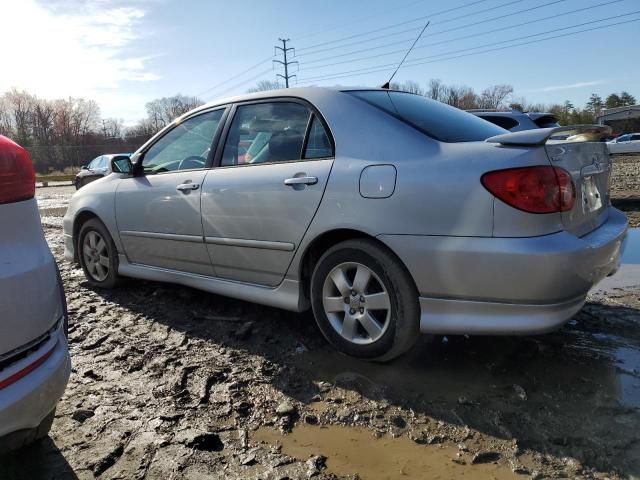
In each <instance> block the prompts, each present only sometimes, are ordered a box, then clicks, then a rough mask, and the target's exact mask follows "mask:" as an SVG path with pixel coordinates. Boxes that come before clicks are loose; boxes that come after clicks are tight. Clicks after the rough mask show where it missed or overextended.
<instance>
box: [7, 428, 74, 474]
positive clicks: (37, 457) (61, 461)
mask: <svg viewBox="0 0 640 480" xmlns="http://www.w3.org/2000/svg"><path fill="white" fill-rule="evenodd" d="M52 472H56V473H55V475H54V474H52ZM0 478H1V479H3V480H5V479H6V480H11V479H17V478H25V479H33V480H36V479H45V478H47V479H49V478H55V480H77V478H78V476H77V475H76V474H75V473H74V471H73V468H71V465H69V463H68V462H67V460H66V459H65V457H64V455H63V454H62V452H61V451H60V450H59V449H58V447H56V445H55V443H54V442H53V441H52V440H51V439H50V438H45V439H43V440H40V441H39V442H36V443H34V444H33V445H30V446H28V447H25V448H23V449H21V450H18V451H16V452H12V453H8V454H6V455H4V456H1V455H0Z"/></svg>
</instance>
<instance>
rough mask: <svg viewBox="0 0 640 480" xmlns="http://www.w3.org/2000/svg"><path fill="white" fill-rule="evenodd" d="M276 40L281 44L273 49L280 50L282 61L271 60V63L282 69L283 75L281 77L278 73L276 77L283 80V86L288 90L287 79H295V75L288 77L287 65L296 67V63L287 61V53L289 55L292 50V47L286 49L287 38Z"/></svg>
mask: <svg viewBox="0 0 640 480" xmlns="http://www.w3.org/2000/svg"><path fill="white" fill-rule="evenodd" d="M278 40H280V41H281V42H282V47H278V46H276V47H275V48H276V50H280V51H281V52H282V56H283V59H284V61H281V60H273V62H275V63H279V64H280V65H282V66H283V67H284V75H281V74H279V73H278V74H277V75H276V76H277V77H280V78H284V85H285V87H286V88H289V79H290V78H294V77H296V75H289V65H293V64H296V65H297V64H298V62H297V61H293V62H292V61H291V60H287V53H289V52H290V51H291V50H294V49H293V48H292V47H288V48H287V42H289V41H290V40H289V39H288V38H279V39H278Z"/></svg>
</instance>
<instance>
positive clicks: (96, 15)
mask: <svg viewBox="0 0 640 480" xmlns="http://www.w3.org/2000/svg"><path fill="white" fill-rule="evenodd" d="M144 14H145V12H144V11H143V10H142V9H140V8H136V7H126V6H114V4H110V3H108V2H95V3H92V4H90V3H82V4H71V3H67V4H64V5H58V6H53V5H52V4H51V3H49V4H48V5H46V6H45V5H39V4H37V3H36V2H35V1H34V0H19V1H11V2H7V3H6V4H4V5H3V6H2V26H1V28H0V45H3V49H2V50H3V51H2V73H1V74H0V92H2V91H5V90H7V89H9V88H11V87H17V88H19V89H25V90H27V91H29V92H30V93H34V94H36V95H38V96H41V97H45V98H50V97H61V96H76V97H79V96H85V97H89V98H96V97H99V96H101V95H108V94H109V93H110V92H116V91H117V89H118V87H121V86H122V84H123V83H124V82H127V81H135V82H149V81H154V80H158V79H159V77H158V75H156V74H155V73H153V72H150V71H148V69H147V67H146V65H145V62H146V61H147V60H148V59H149V58H150V57H148V56H147V57H145V56H132V55H130V54H128V55H126V54H125V52H124V49H125V47H127V49H128V50H131V48H130V47H131V46H132V45H131V44H132V43H133V42H134V41H135V40H137V39H138V38H139V34H138V31H139V30H140V27H139V25H140V23H141V20H142V19H143V17H144Z"/></svg>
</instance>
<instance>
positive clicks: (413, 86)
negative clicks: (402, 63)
mask: <svg viewBox="0 0 640 480" xmlns="http://www.w3.org/2000/svg"><path fill="white" fill-rule="evenodd" d="M400 90H403V91H405V92H409V93H415V94H417V95H424V89H423V88H422V87H421V86H420V84H419V83H418V82H414V81H413V80H407V81H406V82H404V83H403V84H402V85H401V87H400Z"/></svg>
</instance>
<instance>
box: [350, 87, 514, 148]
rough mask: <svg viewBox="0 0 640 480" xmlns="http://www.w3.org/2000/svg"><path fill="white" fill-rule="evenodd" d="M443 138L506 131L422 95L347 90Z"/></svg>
mask: <svg viewBox="0 0 640 480" xmlns="http://www.w3.org/2000/svg"><path fill="white" fill-rule="evenodd" d="M347 93H349V94H351V95H353V96H355V97H358V98H361V99H362V100H364V101H366V102H367V103H370V104H371V105H373V106H375V107H378V108H379V109H381V110H384V111H385V112H387V113H388V114H390V115H392V116H394V117H396V118H398V119H399V120H402V121H403V122H405V123H408V124H409V125H411V126H412V127H414V128H416V129H418V130H420V131H421V132H423V133H426V134H427V135H429V136H430V137H432V138H435V139H436V140H440V141H441V142H477V141H483V140H486V139H487V138H489V137H493V136H494V135H500V134H503V133H506V132H507V130H505V129H504V128H501V127H498V126H497V125H494V124H492V123H490V122H487V121H486V120H483V119H481V118H479V117H476V116H475V115H472V114H470V113H467V112H464V111H462V110H459V109H457V108H455V107H451V106H449V105H446V104H444V103H441V102H437V101H435V100H430V99H428V98H426V97H423V96H422V95H415V94H413V93H405V92H396V91H391V92H386V91H383V90H362V91H351V92H347Z"/></svg>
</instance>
